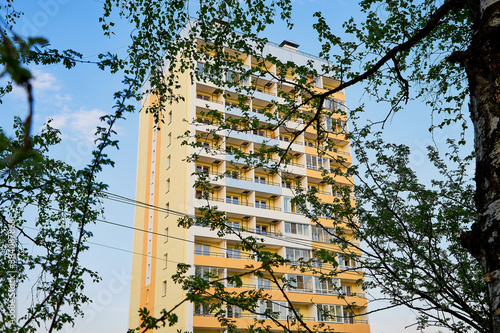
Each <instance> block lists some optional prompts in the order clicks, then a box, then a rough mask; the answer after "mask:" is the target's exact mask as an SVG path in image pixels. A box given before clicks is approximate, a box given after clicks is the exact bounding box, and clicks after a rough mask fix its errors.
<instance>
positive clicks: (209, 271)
mask: <svg viewBox="0 0 500 333" xmlns="http://www.w3.org/2000/svg"><path fill="white" fill-rule="evenodd" d="M223 273H224V269H223V268H219V267H208V266H196V267H195V270H194V274H195V275H196V276H199V277H202V278H203V279H204V280H206V281H211V280H214V279H219V278H221V277H222V276H221V275H222V274H223Z"/></svg>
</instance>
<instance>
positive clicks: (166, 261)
mask: <svg viewBox="0 0 500 333" xmlns="http://www.w3.org/2000/svg"><path fill="white" fill-rule="evenodd" d="M167 266H168V254H167V253H165V254H164V255H163V269H167Z"/></svg>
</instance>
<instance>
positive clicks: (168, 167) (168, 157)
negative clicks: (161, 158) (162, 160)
mask: <svg viewBox="0 0 500 333" xmlns="http://www.w3.org/2000/svg"><path fill="white" fill-rule="evenodd" d="M167 169H170V155H168V156H167Z"/></svg>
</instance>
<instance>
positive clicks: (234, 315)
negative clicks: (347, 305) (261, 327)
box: [194, 311, 368, 324]
mask: <svg viewBox="0 0 500 333" xmlns="http://www.w3.org/2000/svg"><path fill="white" fill-rule="evenodd" d="M194 316H196V317H213V316H214V315H213V314H211V313H210V312H207V311H194ZM227 318H255V319H269V317H268V316H264V315H256V314H253V313H245V312H243V313H241V312H232V313H227ZM273 318H274V319H276V320H283V321H285V320H286V321H290V320H295V318H296V317H295V316H294V315H292V314H290V315H282V314H278V315H276V316H273ZM301 319H302V320H303V321H320V322H325V323H338V324H368V320H364V319H356V318H349V317H346V318H344V317H328V318H325V319H323V320H321V319H320V320H317V319H316V317H308V316H302V317H301Z"/></svg>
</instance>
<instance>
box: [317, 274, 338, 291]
mask: <svg viewBox="0 0 500 333" xmlns="http://www.w3.org/2000/svg"><path fill="white" fill-rule="evenodd" d="M340 288H341V286H340V279H333V278H327V277H325V278H320V277H315V278H314V289H315V292H316V293H318V294H328V295H338V294H339V293H340Z"/></svg>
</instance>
